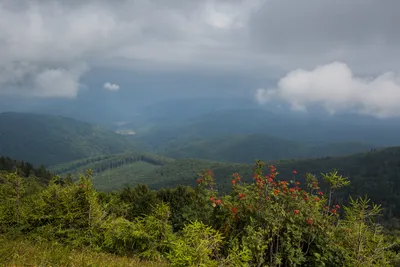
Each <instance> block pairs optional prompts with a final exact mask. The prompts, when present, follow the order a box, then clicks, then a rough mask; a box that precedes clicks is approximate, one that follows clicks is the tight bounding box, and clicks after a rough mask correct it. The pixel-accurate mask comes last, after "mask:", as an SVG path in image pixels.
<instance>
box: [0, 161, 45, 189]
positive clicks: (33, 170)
mask: <svg viewBox="0 0 400 267" xmlns="http://www.w3.org/2000/svg"><path fill="white" fill-rule="evenodd" d="M1 172H5V173H12V172H17V173H18V174H19V175H20V176H22V177H25V178H28V177H36V179H37V180H38V181H39V182H41V183H47V182H48V181H50V180H51V179H52V178H53V174H52V173H51V172H50V171H48V170H47V169H46V168H45V167H44V166H43V165H41V166H40V167H34V166H33V165H32V164H30V163H28V162H24V161H21V160H15V159H11V158H9V157H0V173H1Z"/></svg>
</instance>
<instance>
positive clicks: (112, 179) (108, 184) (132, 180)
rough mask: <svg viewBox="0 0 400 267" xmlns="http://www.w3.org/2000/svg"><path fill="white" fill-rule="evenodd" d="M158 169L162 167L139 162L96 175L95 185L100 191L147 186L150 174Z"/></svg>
mask: <svg viewBox="0 0 400 267" xmlns="http://www.w3.org/2000/svg"><path fill="white" fill-rule="evenodd" d="M157 168H160V166H157V165H154V164H151V163H148V162H144V161H137V162H133V163H131V164H126V165H122V166H121V167H118V168H115V169H111V170H107V171H104V172H101V173H99V174H95V176H94V179H93V183H94V185H95V187H96V188H97V189H98V190H103V191H112V190H116V189H121V188H122V187H124V186H125V185H126V184H129V185H136V184H140V183H142V184H146V183H147V182H148V179H146V178H147V177H148V174H149V173H151V172H153V171H154V170H155V169H157Z"/></svg>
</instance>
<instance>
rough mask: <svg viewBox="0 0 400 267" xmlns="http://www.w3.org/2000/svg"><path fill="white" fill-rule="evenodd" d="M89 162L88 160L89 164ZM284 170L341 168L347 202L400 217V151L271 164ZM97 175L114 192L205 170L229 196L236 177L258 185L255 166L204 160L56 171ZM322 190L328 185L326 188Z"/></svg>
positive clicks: (109, 162) (116, 161) (144, 160)
mask: <svg viewBox="0 0 400 267" xmlns="http://www.w3.org/2000/svg"><path fill="white" fill-rule="evenodd" d="M85 161H88V162H87V163H85ZM270 163H273V164H275V165H276V166H277V167H278V168H279V173H280V175H281V177H282V179H287V180H290V179H292V178H293V175H292V171H293V169H295V170H296V171H297V172H298V176H297V179H298V180H299V181H304V179H305V175H306V173H311V174H314V175H316V176H317V177H318V178H321V175H320V174H321V173H326V172H331V171H333V170H335V169H337V170H338V172H339V173H340V174H342V175H344V176H345V177H348V178H349V179H350V181H351V185H350V186H349V187H347V188H346V189H342V190H339V192H338V195H339V196H342V198H343V199H342V200H341V201H342V202H346V201H347V200H348V199H347V196H348V195H353V196H363V195H365V194H367V195H368V196H370V197H371V198H372V200H373V201H375V202H376V203H378V204H382V205H383V207H384V211H383V212H384V214H385V216H386V217H387V218H393V217H399V216H400V208H399V207H400V193H398V192H400V147H392V148H384V149H377V150H371V151H369V152H365V153H359V154H354V155H350V156H343V157H325V158H319V159H304V160H283V161H271V162H270ZM86 169H93V170H94V185H95V187H96V188H98V189H101V190H105V191H110V190H116V189H121V188H123V187H124V186H125V185H138V184H146V185H148V186H150V187H151V188H153V189H161V188H165V187H174V186H177V185H189V186H195V185H196V183H195V181H196V177H197V175H198V173H199V172H200V171H201V170H203V169H211V170H213V171H214V173H215V174H216V180H217V182H218V189H219V190H221V191H224V192H226V191H227V190H228V189H229V188H230V186H231V184H230V181H231V177H232V174H233V173H235V172H237V173H239V174H240V175H241V176H242V180H243V181H247V182H250V181H252V165H250V164H236V163H226V162H216V161H207V160H199V159H169V158H164V157H156V156H154V155H152V154H147V155H145V156H144V157H143V156H140V154H137V155H134V154H120V155H115V156H108V157H107V158H105V159H89V160H84V161H77V162H73V163H68V164H63V165H58V166H54V167H53V168H51V170H53V171H55V172H56V173H58V174H60V175H61V176H66V175H67V174H68V173H70V174H74V173H79V172H83V171H84V170H86ZM322 186H325V185H324V184H323V183H322ZM382 192H385V194H382Z"/></svg>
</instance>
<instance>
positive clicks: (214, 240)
mask: <svg viewBox="0 0 400 267" xmlns="http://www.w3.org/2000/svg"><path fill="white" fill-rule="evenodd" d="M221 245H222V235H221V234H220V233H219V232H217V231H216V230H214V229H213V228H212V227H210V226H206V225H204V224H203V223H201V222H198V221H194V222H193V223H191V224H188V225H186V226H185V227H184V228H183V230H182V233H181V235H180V236H179V237H178V238H177V240H175V241H172V242H171V246H172V251H171V253H170V254H168V256H167V257H168V259H169V260H170V262H171V265H172V266H177V267H178V266H179V267H184V266H204V267H205V266H210V267H211V266H218V261H217V260H216V259H215V258H216V256H217V253H218V250H219V249H220V247H221Z"/></svg>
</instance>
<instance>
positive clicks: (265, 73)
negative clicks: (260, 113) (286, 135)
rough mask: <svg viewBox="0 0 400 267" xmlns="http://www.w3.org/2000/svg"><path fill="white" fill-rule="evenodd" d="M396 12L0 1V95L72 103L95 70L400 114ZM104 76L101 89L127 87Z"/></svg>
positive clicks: (293, 5)
mask: <svg viewBox="0 0 400 267" xmlns="http://www.w3.org/2000/svg"><path fill="white" fill-rule="evenodd" d="M399 10H400V1H399V0H382V1H377V0H334V1H332V0H301V1H299V0H245V1H240V0H214V1H212V0H131V1H122V0H118V1H111V0H108V1H107V0H96V1H95V0H93V1H91V0H85V1H81V0H68V1H66V0H54V1H51V0H38V1H29V0H0V97H1V96H2V95H3V96H4V95H10V94H11V95H18V94H23V95H30V96H31V97H36V98H38V97H41V98H49V97H59V98H74V97H76V96H77V94H78V92H79V91H80V90H82V89H84V88H87V86H88V85H86V84H84V83H83V82H82V80H83V79H82V78H83V77H84V76H85V75H87V74H88V73H90V72H92V71H94V70H95V69H97V68H103V69H104V68H105V69H109V70H110V71H117V70H124V71H128V73H129V71H132V72H135V71H146V72H150V73H154V74H155V75H157V74H158V73H162V72H170V73H173V74H174V77H179V75H177V74H179V73H187V72H188V70H191V71H192V73H193V75H196V73H198V74H199V75H201V74H202V72H212V73H214V74H218V73H221V74H224V75H227V74H231V75H235V74H237V73H241V74H242V75H246V77H247V79H249V80H251V79H254V80H256V79H260V77H265V79H266V80H267V79H268V80H270V79H273V80H275V82H274V83H273V84H269V83H268V84H267V83H266V84H261V85H260V86H259V87H258V88H252V87H250V88H245V89H246V90H248V92H249V94H253V95H254V97H255V98H257V100H258V101H259V103H260V104H265V103H267V102H268V101H273V100H274V99H279V100H280V101H285V102H287V103H289V104H290V105H291V106H292V108H293V109H294V110H299V111H301V110H306V109H307V106H309V105H314V104H319V105H322V106H323V107H324V108H326V109H327V110H328V111H329V112H331V113H334V112H336V111H337V110H343V109H345V110H350V111H353V112H357V113H363V114H371V115H375V116H381V117H385V116H400V105H398V104H397V100H400V78H399V73H400V63H399V62H400V50H399V49H398V47H400V31H399V30H398V25H400V16H398V12H399ZM182 75H183V74H182ZM103 79H104V77H102V76H99V77H98V81H97V83H98V84H99V85H100V86H99V87H100V88H97V89H99V90H103V91H108V92H109V93H110V94H119V93H120V92H121V91H123V90H133V89H130V88H125V87H124V86H121V85H120V81H118V80H108V79H106V80H103ZM155 79H156V77H155ZM178 79H179V78H178ZM222 89H223V90H227V89H229V88H221V90H222ZM142 90H145V89H142ZM182 90H185V88H182Z"/></svg>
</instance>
